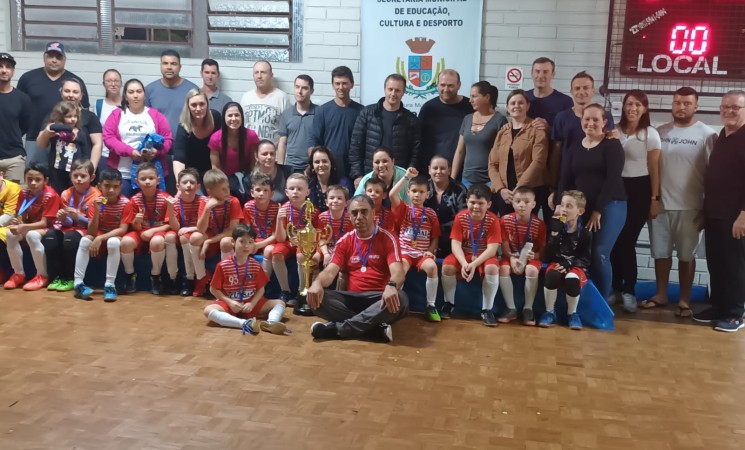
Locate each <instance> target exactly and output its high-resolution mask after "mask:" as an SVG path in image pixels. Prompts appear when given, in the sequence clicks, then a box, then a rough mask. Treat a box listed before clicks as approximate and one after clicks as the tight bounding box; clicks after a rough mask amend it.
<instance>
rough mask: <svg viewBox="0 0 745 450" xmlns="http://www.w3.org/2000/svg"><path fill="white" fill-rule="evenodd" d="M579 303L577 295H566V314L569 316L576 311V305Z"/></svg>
mask: <svg viewBox="0 0 745 450" xmlns="http://www.w3.org/2000/svg"><path fill="white" fill-rule="evenodd" d="M578 304H579V296H576V297H572V296H571V295H567V315H568V316H571V315H572V314H574V313H576V312H577V305H578Z"/></svg>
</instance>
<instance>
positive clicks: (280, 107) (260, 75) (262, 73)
mask: <svg viewBox="0 0 745 450" xmlns="http://www.w3.org/2000/svg"><path fill="white" fill-rule="evenodd" d="M253 77H254V84H255V85H256V89H253V90H250V91H248V92H246V93H245V94H243V97H242V98H241V106H242V107H243V113H244V114H245V115H246V120H245V124H246V128H250V129H252V130H254V131H255V132H256V134H258V135H259V139H269V140H270V141H272V142H274V145H278V144H279V117H280V116H281V115H282V113H283V112H284V111H285V109H287V108H289V107H290V100H289V98H288V96H287V94H286V93H285V92H284V91H282V90H281V89H279V88H276V87H274V84H273V80H274V73H273V72H272V65H271V64H269V61H263V60H262V61H257V62H256V64H254V69H253Z"/></svg>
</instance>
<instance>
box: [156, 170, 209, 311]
mask: <svg viewBox="0 0 745 450" xmlns="http://www.w3.org/2000/svg"><path fill="white" fill-rule="evenodd" d="M177 183H178V186H177V187H178V194H176V196H175V197H171V198H170V199H168V201H169V202H171V203H172V204H173V211H174V216H175V217H174V218H175V219H176V220H177V221H178V224H179V229H178V240H179V243H180V244H181V249H182V250H183V256H184V269H186V277H185V279H184V284H183V285H182V288H181V292H180V294H181V296H182V297H188V296H190V295H193V293H194V287H195V278H194V277H195V271H194V260H195V259H199V250H201V249H200V248H199V247H192V245H191V244H190V243H189V239H190V238H191V235H192V234H193V233H194V232H195V231H197V219H198V217H199V205H200V204H201V202H202V200H203V199H204V196H203V195H199V194H197V191H198V190H199V172H197V170H196V169H194V168H191V167H187V168H186V169H184V170H182V171H181V172H179V174H178V180H177ZM168 250H169V247H166V266H168V267H169V271H170V270H171V269H170V267H171V264H174V263H175V264H176V265H178V262H177V261H171V260H170V259H171V258H174V256H171V255H170V254H169V251H168ZM205 282H206V280H205Z"/></svg>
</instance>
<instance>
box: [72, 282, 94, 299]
mask: <svg viewBox="0 0 745 450" xmlns="http://www.w3.org/2000/svg"><path fill="white" fill-rule="evenodd" d="M91 294H93V289H91V288H90V287H88V286H86V285H85V284H83V283H80V284H78V285H77V286H75V298H79V299H80V300H93V299H92V298H91Z"/></svg>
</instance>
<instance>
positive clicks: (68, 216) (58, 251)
mask: <svg viewBox="0 0 745 450" xmlns="http://www.w3.org/2000/svg"><path fill="white" fill-rule="evenodd" d="M94 173H95V168H94V167H93V163H92V162H91V161H90V160H88V159H76V160H74V161H72V163H71V164H70V173H69V175H68V176H69V178H70V181H71V182H72V187H69V188H67V189H65V191H64V192H62V195H61V196H60V210H59V211H57V220H56V221H55V222H54V224H53V225H52V229H50V230H47V232H46V234H45V235H44V237H43V238H42V239H41V243H42V244H43V245H44V253H45V254H46V255H47V273H48V274H49V277H50V278H52V279H53V280H54V281H52V282H51V283H49V286H47V289H48V290H50V291H58V292H68V291H71V290H73V288H74V287H75V283H74V282H73V275H74V272H75V258H76V256H77V254H78V246H79V245H80V239H81V238H82V237H83V235H84V234H85V230H86V229H88V209H89V208H91V203H92V202H93V199H95V198H98V197H100V196H101V192H100V191H99V190H98V189H96V188H95V187H92V186H91V181H93V175H94Z"/></svg>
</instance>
